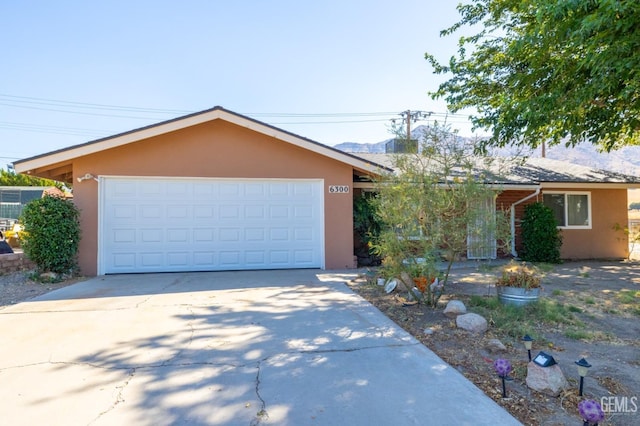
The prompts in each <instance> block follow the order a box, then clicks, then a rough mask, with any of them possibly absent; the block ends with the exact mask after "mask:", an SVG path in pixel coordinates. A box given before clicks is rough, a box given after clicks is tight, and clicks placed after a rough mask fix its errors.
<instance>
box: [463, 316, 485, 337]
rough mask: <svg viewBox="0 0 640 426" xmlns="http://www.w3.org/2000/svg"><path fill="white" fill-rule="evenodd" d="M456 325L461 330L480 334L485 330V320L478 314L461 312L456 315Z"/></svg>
mask: <svg viewBox="0 0 640 426" xmlns="http://www.w3.org/2000/svg"><path fill="white" fill-rule="evenodd" d="M456 326H457V327H458V328H461V329H463V330H467V331H470V332H472V333H478V334H480V333H484V332H485V331H487V320H486V319H484V318H483V317H482V316H481V315H478V314H474V313H469V314H463V315H458V316H457V317H456Z"/></svg>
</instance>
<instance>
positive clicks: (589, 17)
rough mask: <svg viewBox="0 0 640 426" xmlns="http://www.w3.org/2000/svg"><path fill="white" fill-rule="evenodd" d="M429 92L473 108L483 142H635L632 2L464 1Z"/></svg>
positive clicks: (637, 74) (638, 125) (639, 10)
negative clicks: (441, 78)
mask: <svg viewBox="0 0 640 426" xmlns="http://www.w3.org/2000/svg"><path fill="white" fill-rule="evenodd" d="M458 11H459V12H460V15H461V20H460V21H459V22H458V23H456V24H454V25H453V26H451V27H450V28H447V29H445V30H442V31H441V36H451V35H452V34H453V33H454V32H456V31H457V30H459V29H462V28H463V27H470V28H472V29H477V33H476V34H475V35H473V36H470V37H464V36H463V37H460V39H459V44H458V46H459V48H458V52H457V55H456V56H452V57H451V58H450V60H449V62H448V64H442V63H440V62H439V61H438V60H437V59H436V58H435V57H434V56H433V55H431V54H429V53H427V54H426V59H427V60H428V61H429V62H430V64H431V65H432V66H433V68H434V72H435V73H436V74H442V75H448V76H450V78H449V79H448V80H446V81H445V82H444V83H442V84H441V85H440V86H439V88H438V90H437V91H436V92H435V93H432V96H433V97H434V98H444V99H445V100H446V101H447V103H448V105H449V108H450V109H451V110H452V111H454V112H455V111H459V110H461V109H464V108H473V109H475V110H476V111H477V113H476V114H474V115H472V116H471V121H472V123H473V124H474V127H475V128H481V129H486V130H490V131H491V134H492V136H491V138H490V139H489V140H488V141H487V142H486V144H491V145H497V146H505V145H509V144H516V145H528V146H531V147H534V148H535V147H536V146H538V145H539V144H541V143H543V142H545V143H548V144H549V145H555V144H559V143H561V142H562V143H565V144H566V145H567V146H574V145H575V144H577V143H580V142H584V141H588V142H591V143H593V144H595V145H597V146H598V147H600V148H601V149H603V150H605V151H610V150H612V149H616V148H620V147H622V146H624V145H631V144H638V143H640V55H639V54H638V52H640V25H638V22H640V6H639V5H638V2H637V1H620V0H571V1H557V0H472V1H471V2H470V3H468V4H464V5H459V6H458Z"/></svg>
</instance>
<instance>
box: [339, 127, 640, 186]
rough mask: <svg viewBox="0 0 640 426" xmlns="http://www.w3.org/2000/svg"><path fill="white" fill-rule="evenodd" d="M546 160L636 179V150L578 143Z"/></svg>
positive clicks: (639, 163) (354, 148) (362, 147)
mask: <svg viewBox="0 0 640 426" xmlns="http://www.w3.org/2000/svg"><path fill="white" fill-rule="evenodd" d="M427 129H428V127H427V126H424V125H423V126H418V127H416V128H415V129H413V130H412V131H411V137H412V138H413V139H418V140H421V139H422V137H423V135H424V134H425V131H426V130H427ZM466 139H470V138H466ZM392 140H393V138H389V139H386V140H384V141H380V142H375V143H357V142H343V143H340V144H338V145H335V146H334V148H336V149H339V150H341V151H344V152H349V153H353V154H358V153H361V154H362V153H384V152H385V145H386V144H387V142H389V141H392ZM512 151H513V149H510V148H502V149H499V150H498V154H501V155H505V156H508V155H510V153H511V152H512ZM531 156H532V157H539V156H540V149H538V150H536V151H535V152H533V153H532V154H531ZM546 156H547V158H551V159H552V160H561V161H567V162H569V163H572V164H579V165H582V166H588V167H592V168H594V169H604V170H609V171H613V172H618V173H624V174H629V175H634V176H640V146H627V147H624V148H622V149H619V150H617V151H612V152H610V153H604V152H598V150H597V149H596V147H595V146H594V145H593V144H590V143H582V144H579V145H576V146H575V147H573V148H566V147H564V146H553V147H547V150H546Z"/></svg>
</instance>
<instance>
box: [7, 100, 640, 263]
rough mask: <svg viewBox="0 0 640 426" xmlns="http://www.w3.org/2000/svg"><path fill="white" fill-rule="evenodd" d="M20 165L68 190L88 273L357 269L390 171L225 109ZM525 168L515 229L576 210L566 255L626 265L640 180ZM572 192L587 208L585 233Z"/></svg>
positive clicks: (518, 175) (515, 189)
mask: <svg viewBox="0 0 640 426" xmlns="http://www.w3.org/2000/svg"><path fill="white" fill-rule="evenodd" d="M547 161H548V160H547ZM543 166H544V167H543ZM14 167H15V170H16V171H17V172H18V173H27V174H31V175H33V176H38V177H42V178H48V179H53V180H57V181H61V182H65V183H70V184H71V183H72V184H73V196H74V202H75V204H76V205H77V207H78V208H79V210H80V226H81V232H82V239H81V241H80V247H79V259H78V260H79V265H80V269H81V271H82V273H83V274H85V275H102V274H116V273H138V272H178V271H216V270H242V269H288V268H326V269H340V268H352V267H355V266H356V265H354V255H353V251H354V238H353V214H352V213H353V199H354V198H353V197H354V196H359V195H360V193H361V191H363V190H366V189H367V188H370V187H371V183H370V182H371V179H372V177H375V176H377V175H379V174H380V173H383V172H388V171H392V168H390V167H389V166H388V165H385V161H383V159H380V160H379V161H378V160H376V159H372V158H364V157H363V156H359V155H353V154H349V153H345V152H342V151H339V150H337V149H334V148H332V147H329V146H326V145H323V144H320V143H318V142H315V141H312V140H310V139H307V138H304V137H301V136H298V135H295V134H293V133H290V132H287V131H285V130H282V129H279V128H276V127H273V126H270V125H268V124H265V123H262V122H260V121H257V120H254V119H252V118H249V117H246V116H243V115H240V114H237V113H234V112H232V111H229V110H227V109H224V108H222V107H215V108H212V109H209V110H205V111H202V112H198V113H194V114H190V115H187V116H184V117H179V118H176V119H174V120H169V121H165V122H162V123H158V124H155V125H151V126H147V127H143V128H140V129H136V130H132V131H129V132H126V133H122V134H117V135H114V136H111V137H107V138H103V139H99V140H95V141H91V142H87V143H84V144H80V145H74V146H71V147H68V148H64V149H60V150H57V151H53V152H49V153H45V154H42V155H38V156H35V157H31V158H26V159H23V160H19V161H16V162H15V163H14ZM522 167H525V168H523V169H521V170H514V176H513V177H512V179H513V180H514V181H513V182H503V185H502V186H503V189H504V190H503V192H502V193H501V194H500V195H499V196H498V198H497V201H496V205H499V206H503V207H504V206H508V208H513V211H514V215H515V217H516V218H519V217H521V214H522V209H523V206H524V205H525V204H526V203H527V202H531V201H533V200H535V199H544V198H545V197H547V196H549V197H551V199H553V200H555V201H556V202H558V203H562V202H564V203H565V204H564V205H565V206H569V207H568V209H569V210H565V213H566V214H567V215H568V216H567V217H568V223H567V224H566V225H565V226H564V229H565V232H564V245H563V257H569V258H574V257H575V258H624V257H626V254H627V253H628V243H627V239H626V236H625V235H623V234H622V233H620V232H614V231H613V229H612V227H613V226H614V224H616V223H619V224H622V225H626V223H627V219H626V214H627V196H626V190H627V188H630V187H640V181H639V180H637V179H636V180H634V179H631V178H628V177H616V176H615V175H614V174H609V173H606V172H596V171H593V170H591V169H588V168H580V170H578V168H579V166H576V168H575V169H571V168H570V167H573V166H570V165H568V164H566V163H560V164H552V163H550V162H549V163H546V164H543V165H540V164H537V163H530V165H529V166H528V168H526V167H527V166H522ZM554 170H555V171H554ZM573 195H576V196H577V197H578V201H580V202H583V201H584V202H586V203H587V205H588V213H587V218H586V222H581V223H580V224H578V225H576V224H575V223H574V222H573V218H574V216H572V215H573V213H574V212H573V211H572V210H571V209H572V207H570V206H573V205H574V204H575V202H576V201H575V200H574V199H573V198H571V197H572V196H573ZM585 197H586V198H585ZM563 200H564V201H563ZM580 218H581V219H583V216H580ZM515 246H517V242H516V244H515V245H514V247H515ZM483 256H487V254H484V255H483Z"/></svg>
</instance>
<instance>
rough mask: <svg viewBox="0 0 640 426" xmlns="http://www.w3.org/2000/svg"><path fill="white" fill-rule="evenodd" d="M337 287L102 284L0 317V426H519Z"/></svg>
mask: <svg viewBox="0 0 640 426" xmlns="http://www.w3.org/2000/svg"><path fill="white" fill-rule="evenodd" d="M352 277H354V272H353V271H349V272H345V273H344V274H341V273H339V272H325V271H317V270H315V271H314V270H292V271H260V272H257V271H256V272H253V271H251V272H217V273H188V274H145V275H116V276H106V277H97V278H93V279H90V280H87V281H84V282H82V283H79V284H75V285H72V286H69V287H66V288H63V289H60V290H57V291H54V292H51V293H48V294H46V295H44V296H41V297H38V298H36V299H32V300H30V301H28V302H24V303H20V304H17V305H14V306H11V307H8V308H6V309H3V310H0V419H2V420H0V423H2V424H7V425H35V424H41V425H65V426H67V425H176V424H178V425H183V424H184V425H223V424H224V425H257V424H273V425H356V426H357V425H374V424H375V425H394V426H399V425H426V424H429V425H457V426H459V425H474V426H477V425H496V424H499V425H512V424H513V425H515V424H519V423H518V422H517V421H516V420H515V419H514V418H513V417H511V416H510V415H509V414H508V413H507V412H506V411H504V410H503V409H502V408H501V407H499V406H498V405H497V404H495V403H494V402H493V401H492V400H491V399H489V398H488V397H486V396H485V395H484V394H483V393H482V392H481V391H480V390H479V389H478V388H476V387H475V386H474V385H473V384H471V383H470V382H469V381H467V380H466V379H465V378H464V377H463V376H462V375H460V374H459V373H458V372H457V371H455V370H454V369H452V368H451V367H450V366H449V365H447V364H445V363H444V362H443V361H442V360H441V359H439V358H438V357H437V356H436V355H435V354H434V353H432V352H431V351H430V350H428V349H426V348H425V347H424V346H423V345H421V344H420V343H419V342H418V341H416V340H415V339H414V338H413V337H411V336H410V335H409V334H407V333H406V332H404V331H403V330H401V329H400V328H398V327H397V326H396V325H395V324H394V323H393V322H391V321H390V320H388V319H387V318H386V317H385V316H384V315H382V314H381V313H380V312H378V311H377V310H376V309H375V308H373V307H372V306H371V305H370V304H368V303H367V302H365V301H364V300H362V299H361V298H360V297H359V296H357V295H355V294H354V293H353V292H352V291H351V290H350V289H349V288H348V287H347V286H346V285H344V281H345V280H346V279H349V278H352ZM497 383H498V382H497V381H496V385H497Z"/></svg>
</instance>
